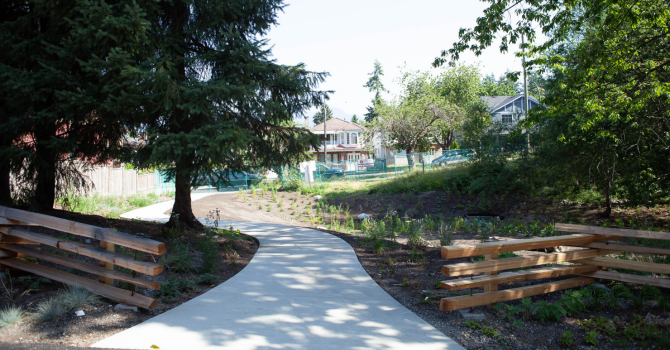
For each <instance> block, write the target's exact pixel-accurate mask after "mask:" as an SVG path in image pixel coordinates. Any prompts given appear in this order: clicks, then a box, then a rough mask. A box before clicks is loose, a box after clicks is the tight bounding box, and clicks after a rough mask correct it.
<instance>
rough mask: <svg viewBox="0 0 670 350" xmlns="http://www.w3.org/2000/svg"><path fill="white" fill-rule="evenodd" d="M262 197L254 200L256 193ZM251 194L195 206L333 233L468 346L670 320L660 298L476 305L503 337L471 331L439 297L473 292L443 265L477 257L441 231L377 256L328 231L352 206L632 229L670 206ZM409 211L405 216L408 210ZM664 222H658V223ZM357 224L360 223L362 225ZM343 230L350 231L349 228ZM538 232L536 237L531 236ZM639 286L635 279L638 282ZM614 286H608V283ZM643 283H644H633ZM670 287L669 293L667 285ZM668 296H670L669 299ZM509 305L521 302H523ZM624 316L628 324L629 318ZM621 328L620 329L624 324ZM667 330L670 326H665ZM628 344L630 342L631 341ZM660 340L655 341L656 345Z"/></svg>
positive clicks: (387, 286) (530, 342) (398, 295)
mask: <svg viewBox="0 0 670 350" xmlns="http://www.w3.org/2000/svg"><path fill="white" fill-rule="evenodd" d="M253 197H255V198H253ZM253 197H252V195H251V194H245V195H238V194H221V195H214V196H210V197H206V198H203V199H201V200H199V201H197V202H194V210H195V208H198V209H197V211H198V213H196V215H198V214H200V215H203V214H206V211H208V210H211V208H218V209H219V210H220V211H221V216H222V217H225V218H227V219H230V220H249V221H267V222H276V223H287V222H288V223H289V224H292V225H300V226H308V227H309V226H311V227H315V228H318V229H321V230H322V231H324V232H329V233H331V234H333V235H336V236H338V237H340V238H342V239H343V240H345V241H346V242H348V243H349V244H350V245H351V246H352V248H353V249H354V251H355V252H356V254H357V256H358V259H359V261H360V262H361V265H362V266H363V267H364V268H365V270H366V271H367V272H368V274H369V275H370V277H371V278H373V279H374V280H375V282H377V284H378V285H379V286H380V287H381V288H383V289H384V290H385V291H387V292H388V293H389V294H390V295H391V296H393V297H394V298H395V299H396V300H398V301H399V302H400V303H402V304H403V305H405V306H406V307H407V308H408V309H410V310H412V311H413V312H414V313H415V314H417V315H418V316H420V317H421V318H423V319H424V320H425V321H427V322H428V323H430V324H431V325H433V326H434V327H435V328H437V329H438V330H440V331H441V332H443V333H444V334H445V335H447V336H449V337H451V338H452V339H454V340H456V341H457V342H459V343H460V344H462V345H463V346H465V347H466V348H468V349H501V348H514V349H543V348H544V349H554V348H558V347H559V338H560V336H561V334H562V333H563V332H564V331H571V332H572V333H573V334H574V338H575V343H576V345H575V346H574V348H577V349H589V348H593V347H592V346H591V345H589V344H587V343H586V342H585V341H584V340H583V339H584V336H585V334H586V332H587V329H585V327H583V326H582V325H581V322H582V321H583V320H584V319H588V318H591V317H596V316H602V317H605V318H609V319H612V318H613V317H614V316H615V315H616V316H618V317H620V318H622V319H623V320H624V321H625V320H626V319H627V320H631V319H633V317H634V315H639V316H641V317H643V318H646V319H648V320H650V319H651V320H654V319H656V320H658V319H661V320H667V321H664V322H666V323H665V324H670V318H669V316H670V314H668V313H667V312H661V311H660V310H659V308H658V307H656V304H655V302H654V301H648V302H647V304H646V305H645V306H644V307H643V309H642V310H639V311H636V310H634V309H633V306H632V305H631V303H630V301H624V300H621V301H620V308H619V309H618V310H616V311H614V310H608V309H603V310H602V311H599V312H594V311H589V312H585V313H582V314H579V315H576V316H573V317H565V318H564V319H563V320H562V322H558V323H556V322H547V323H542V322H539V321H536V320H532V319H531V320H523V325H522V327H521V328H519V326H518V325H516V326H515V325H513V324H512V323H511V322H508V321H506V320H505V318H504V316H503V313H502V311H498V310H494V309H490V308H488V307H485V306H481V307H477V308H474V309H473V310H472V311H473V312H474V313H479V314H482V315H483V317H484V320H480V321H478V322H479V323H481V324H482V325H486V326H489V327H491V328H492V329H494V330H495V331H496V332H498V333H499V334H500V337H499V338H497V339H494V338H493V337H491V336H486V335H484V334H483V332H482V331H480V330H476V331H475V330H472V329H471V328H470V327H468V326H467V325H466V323H465V320H464V318H463V316H462V315H461V314H460V312H457V311H455V312H440V311H439V302H440V299H441V298H443V297H447V296H457V295H463V294H468V293H469V292H470V291H469V290H464V291H455V292H451V291H447V290H444V289H440V288H439V287H438V286H437V285H439V281H441V280H445V279H448V278H445V277H444V276H443V275H442V274H441V273H440V267H441V266H442V265H444V264H446V263H458V262H470V261H472V260H471V259H472V258H461V259H451V260H445V259H442V257H441V255H440V248H439V245H440V244H439V237H438V236H437V234H436V232H428V233H427V235H426V237H425V239H426V241H427V242H426V243H427V244H426V246H425V247H424V248H423V249H421V250H420V251H419V252H417V251H416V250H414V251H413V250H412V249H409V248H408V247H407V246H406V245H405V243H406V242H407V240H406V239H405V238H404V237H402V236H399V237H398V238H397V240H396V241H395V242H389V243H388V244H387V247H386V249H385V251H384V252H383V253H381V254H374V253H373V250H372V247H371V244H370V243H369V242H368V240H367V239H365V237H364V236H362V235H361V234H360V233H357V232H356V231H354V232H353V233H343V232H338V231H333V230H327V229H325V227H324V226H329V225H330V223H331V221H330V219H329V218H330V217H331V216H334V217H336V218H338V219H339V220H342V221H344V220H345V219H346V216H347V213H346V211H347V210H346V208H348V209H349V215H351V216H354V217H355V216H357V215H358V214H359V213H366V214H368V215H370V216H371V217H372V218H377V219H379V218H383V217H384V216H385V215H387V214H389V213H390V212H392V211H395V212H396V213H395V214H396V215H406V216H407V217H409V218H413V219H420V218H425V216H426V215H429V216H431V217H433V218H435V217H438V216H442V217H443V220H448V219H449V218H450V217H464V216H465V217H467V216H469V215H478V216H490V217H499V218H500V220H501V221H500V224H501V225H503V224H506V223H509V224H510V225H511V224H512V223H513V224H514V225H518V226H527V225H528V224H529V223H533V222H536V223H538V224H541V225H546V224H549V223H555V222H574V223H580V224H592V225H598V226H601V225H605V226H607V225H608V223H609V224H610V225H611V226H613V227H616V226H617V225H621V223H622V222H623V223H625V224H626V225H627V227H626V228H631V227H630V226H633V228H636V227H635V226H634V225H639V226H638V227H643V226H644V225H647V226H649V225H660V226H661V227H663V225H667V224H670V222H668V218H670V212H669V211H668V207H658V208H643V209H627V208H624V207H621V206H619V207H617V208H616V209H615V210H614V212H613V215H612V217H611V218H609V219H605V218H602V217H601V215H600V213H601V211H602V210H601V209H600V208H598V207H597V206H585V205H582V204H579V203H570V202H552V201H539V200H538V201H529V202H521V203H514V201H513V199H511V198H507V199H503V198H492V199H488V200H482V199H479V198H472V197H469V196H459V195H452V194H447V193H441V192H429V193H422V194H419V195H409V194H396V195H368V196H347V197H344V196H342V197H340V198H332V197H329V199H328V205H329V206H330V205H334V206H340V207H342V208H345V209H344V213H334V214H332V215H331V214H330V213H327V214H324V213H323V211H321V212H320V214H318V215H317V213H316V203H317V200H316V199H315V198H313V197H312V196H311V195H307V194H301V193H296V192H293V193H282V192H277V193H276V195H273V194H272V193H271V192H267V193H266V194H265V196H262V195H261V193H260V192H259V193H258V194H257V195H256V196H253ZM401 213H402V214H401ZM310 215H311V216H312V217H314V216H319V217H322V219H321V221H320V222H314V221H313V219H312V220H309V219H308V217H309V216H310ZM657 227H658V226H657ZM356 228H359V227H358V224H357V226H356ZM342 231H344V230H342ZM667 231H670V230H667ZM530 237H532V235H531V236H530ZM451 238H452V239H453V243H452V244H472V243H479V242H480V239H481V235H480V234H475V233H466V232H457V233H454V234H453V235H452V237H451ZM491 238H496V239H500V240H506V239H523V238H525V237H524V235H523V234H521V233H518V232H517V233H510V234H504V235H501V234H500V233H491ZM518 253H519V254H520V255H537V254H543V253H542V252H518ZM563 278H568V277H562V278H554V279H543V280H532V281H520V282H513V283H508V284H505V285H500V289H508V288H515V287H521V286H526V285H530V284H537V283H543V282H549V281H554V280H559V279H563ZM631 286H632V285H631ZM605 287H606V288H608V287H607V286H605ZM633 287H634V288H637V289H639V287H640V286H633ZM482 291H483V289H481V288H477V289H473V290H472V291H471V292H473V293H478V292H482ZM666 292H667V291H666ZM561 295H562V292H556V293H550V294H546V295H541V296H536V297H533V298H532V299H533V301H534V302H537V301H540V300H544V301H548V302H552V301H553V300H556V299H557V298H559V297H560V296H561ZM668 296H669V295H666V297H668ZM508 304H513V305H518V304H519V302H518V301H516V302H510V303H508ZM624 321H622V322H624ZM620 331H621V330H620ZM665 332H668V329H667V328H665ZM611 341H613V338H609V339H608V338H606V337H604V336H601V339H600V345H599V346H598V348H624V349H635V348H641V345H640V343H639V342H638V343H636V342H624V341H621V342H620V343H617V344H616V346H615V345H614V343H613V342H611ZM624 343H625V344H624ZM651 346H653V345H651Z"/></svg>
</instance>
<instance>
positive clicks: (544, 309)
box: [535, 301, 567, 322]
mask: <svg viewBox="0 0 670 350" xmlns="http://www.w3.org/2000/svg"><path fill="white" fill-rule="evenodd" d="M566 315H567V313H566V312H565V309H564V308H563V306H562V305H561V303H560V302H555V303H547V302H545V301H541V302H538V303H537V309H536V314H535V316H536V317H537V318H538V319H539V320H540V321H541V322H547V321H554V322H559V321H561V318H563V317H565V316H566Z"/></svg>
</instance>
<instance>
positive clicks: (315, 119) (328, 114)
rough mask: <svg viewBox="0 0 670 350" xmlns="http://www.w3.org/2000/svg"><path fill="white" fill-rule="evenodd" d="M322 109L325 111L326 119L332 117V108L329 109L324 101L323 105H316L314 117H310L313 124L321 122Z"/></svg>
mask: <svg viewBox="0 0 670 350" xmlns="http://www.w3.org/2000/svg"><path fill="white" fill-rule="evenodd" d="M324 110H325V112H326V120H330V119H333V110H332V109H330V106H329V105H328V104H327V103H324V104H323V106H320V107H318V110H317V112H316V113H314V117H312V121H313V122H314V125H319V124H321V123H323V113H324Z"/></svg>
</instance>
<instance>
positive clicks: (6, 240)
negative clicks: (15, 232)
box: [0, 233, 39, 244]
mask: <svg viewBox="0 0 670 350" xmlns="http://www.w3.org/2000/svg"><path fill="white" fill-rule="evenodd" d="M0 244H39V243H37V242H33V241H29V240H27V239H23V238H19V237H14V236H10V235H6V234H4V233H0Z"/></svg>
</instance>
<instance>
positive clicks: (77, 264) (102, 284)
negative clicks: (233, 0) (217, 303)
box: [0, 206, 166, 309]
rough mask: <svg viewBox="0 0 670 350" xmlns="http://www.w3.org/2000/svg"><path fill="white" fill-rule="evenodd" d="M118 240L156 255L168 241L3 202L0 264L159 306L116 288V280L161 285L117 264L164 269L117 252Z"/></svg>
mask: <svg viewBox="0 0 670 350" xmlns="http://www.w3.org/2000/svg"><path fill="white" fill-rule="evenodd" d="M20 226H43V227H47V228H50V229H53V230H57V231H61V232H65V233H69V234H73V235H77V236H82V237H86V238H91V239H96V240H99V241H100V248H97V247H95V246H94V245H92V244H85V243H80V242H75V241H71V240H68V239H64V238H57V237H53V236H50V235H46V234H43V233H37V232H32V231H28V230H25V229H22V228H20ZM40 244H43V245H46V246H49V247H53V248H57V249H60V250H64V251H68V252H73V253H77V254H79V255H83V256H87V257H90V258H94V259H97V260H98V261H99V265H100V266H96V265H92V264H88V263H86V262H83V261H79V260H75V259H71V258H68V257H63V256H61V255H56V254H51V253H47V252H44V251H41V250H40V248H39V246H35V245H40ZM116 245H120V246H124V247H127V248H131V249H135V250H138V251H142V252H146V253H150V254H154V255H161V254H163V253H165V250H166V249H165V244H164V243H161V242H158V241H154V240H151V239H147V238H141V237H137V236H133V235H130V234H127V233H122V232H116V231H114V230H111V229H106V228H101V227H96V226H91V225H86V224H82V223H78V222H73V221H70V220H65V219H60V218H56V217H52V216H47V215H42V214H36V213H31V212H27V211H23V210H18V209H11V208H7V207H3V206H0V265H5V266H9V267H12V268H16V269H19V270H23V271H26V272H30V273H33V274H36V275H39V276H42V277H46V278H48V279H51V280H55V281H59V282H62V283H65V284H68V285H73V286H77V287H81V288H86V289H88V290H89V291H91V292H93V293H96V294H99V295H101V296H103V297H106V298H109V299H112V300H116V301H119V302H123V303H125V304H129V305H134V306H138V307H141V308H145V309H151V308H154V307H156V300H154V299H152V298H149V297H146V296H144V295H141V294H137V293H135V292H131V291H128V290H125V289H120V288H116V287H114V280H118V281H122V282H126V283H130V284H134V285H137V286H142V287H145V288H150V289H160V284H158V283H156V282H153V281H149V280H147V279H144V278H141V277H136V276H133V275H130V274H127V273H124V272H121V271H116V270H114V266H121V267H124V268H126V269H130V270H133V271H136V272H139V273H142V274H145V275H149V276H155V275H158V274H160V273H161V272H163V267H162V266H161V265H159V264H156V263H151V262H143V261H138V260H135V259H134V258H133V257H132V256H127V255H123V254H119V253H116V252H115V251H114V247H115V246H116ZM21 257H32V258H36V259H40V260H43V261H48V262H51V263H55V264H58V265H62V266H66V267H70V268H74V269H77V270H81V271H84V272H88V273H92V274H95V275H98V276H99V281H95V280H91V279H88V278H84V277H81V276H77V275H73V274H70V273H67V272H63V271H60V270H56V269H53V268H49V267H46V266H43V265H39V264H36V263H32V262H28V261H26V260H23V259H19V258H21Z"/></svg>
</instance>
